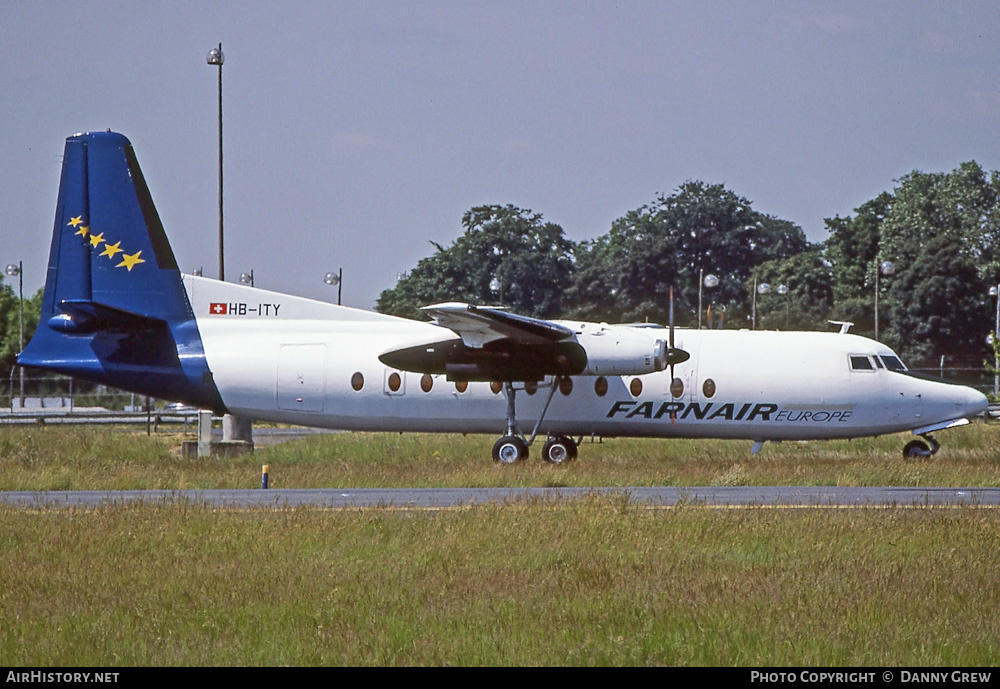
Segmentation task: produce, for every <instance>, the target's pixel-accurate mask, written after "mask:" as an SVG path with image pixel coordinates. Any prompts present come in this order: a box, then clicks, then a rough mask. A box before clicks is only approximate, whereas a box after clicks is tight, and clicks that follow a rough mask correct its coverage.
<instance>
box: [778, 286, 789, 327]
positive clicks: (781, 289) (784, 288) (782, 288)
mask: <svg viewBox="0 0 1000 689" xmlns="http://www.w3.org/2000/svg"><path fill="white" fill-rule="evenodd" d="M778 294H780V295H781V296H783V297H784V298H785V330H788V285H786V284H784V283H782V284H780V285H778Z"/></svg>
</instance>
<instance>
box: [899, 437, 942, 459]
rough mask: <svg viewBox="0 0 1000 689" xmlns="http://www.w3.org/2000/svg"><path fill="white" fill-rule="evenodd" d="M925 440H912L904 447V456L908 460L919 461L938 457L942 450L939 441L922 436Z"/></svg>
mask: <svg viewBox="0 0 1000 689" xmlns="http://www.w3.org/2000/svg"><path fill="white" fill-rule="evenodd" d="M920 437H921V438H922V439H923V440H911V441H910V442H908V443H906V445H904V446H903V456H904V457H906V458H907V459H917V458H919V457H930V456H931V455H936V454H937V451H938V450H940V449H941V445H940V444H939V443H938V441H936V440H934V438H932V437H931V436H929V435H922V436H920Z"/></svg>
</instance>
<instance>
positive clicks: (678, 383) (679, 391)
mask: <svg viewBox="0 0 1000 689" xmlns="http://www.w3.org/2000/svg"><path fill="white" fill-rule="evenodd" d="M670 394H671V395H672V396H673V397H680V396H681V395H683V394H684V381H682V380H681V379H680V378H674V379H673V380H672V381H670Z"/></svg>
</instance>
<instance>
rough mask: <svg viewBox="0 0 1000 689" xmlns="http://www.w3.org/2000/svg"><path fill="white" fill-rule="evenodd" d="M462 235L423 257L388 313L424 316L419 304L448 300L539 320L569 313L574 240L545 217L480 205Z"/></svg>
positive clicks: (385, 302)
mask: <svg viewBox="0 0 1000 689" xmlns="http://www.w3.org/2000/svg"><path fill="white" fill-rule="evenodd" d="M462 226H463V227H464V228H465V230H464V232H463V234H462V235H461V236H460V237H459V238H458V239H456V240H455V242H454V244H452V245H451V246H449V247H447V248H445V247H443V246H441V245H440V244H436V243H433V242H432V244H434V247H435V248H436V249H437V251H436V252H435V253H434V254H433V255H431V256H428V257H427V258H424V259H421V260H420V261H419V262H418V263H417V265H416V267H415V268H414V269H413V270H411V271H410V273H409V275H408V276H407V277H405V278H403V279H402V280H400V281H399V283H398V284H397V285H396V286H395V287H393V288H391V289H387V290H384V291H383V292H382V294H380V295H379V298H378V301H377V302H376V309H377V310H378V311H380V312H381V313H388V314H393V315H396V316H403V317H406V318H421V317H422V314H421V312H420V307H422V306H426V305H428V304H434V303H438V302H442V301H466V302H470V303H474V304H500V305H503V306H506V307H509V308H511V309H512V310H513V311H515V312H517V313H521V314H525V315H529V316H536V317H539V318H551V317H555V316H558V315H560V313H561V312H562V293H563V290H564V288H565V287H566V285H567V284H568V283H569V281H570V277H571V275H572V272H573V258H572V257H573V248H574V245H573V242H571V241H570V240H568V239H566V237H565V236H564V235H563V230H562V228H561V227H559V226H558V225H555V224H553V223H548V222H545V221H544V220H543V219H542V216H541V215H540V214H537V213H534V212H533V211H530V210H525V209H522V208H516V207H514V206H512V205H507V206H495V205H494V206H478V207H476V208H472V209H471V210H469V211H468V212H467V213H465V215H463V216H462Z"/></svg>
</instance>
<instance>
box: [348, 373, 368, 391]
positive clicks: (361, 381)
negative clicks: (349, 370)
mask: <svg viewBox="0 0 1000 689" xmlns="http://www.w3.org/2000/svg"><path fill="white" fill-rule="evenodd" d="M364 386H365V377H364V376H363V375H361V374H360V373H355V374H354V375H353V376H351V387H352V388H354V389H355V391H358V392H360V391H361V388H363V387H364Z"/></svg>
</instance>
